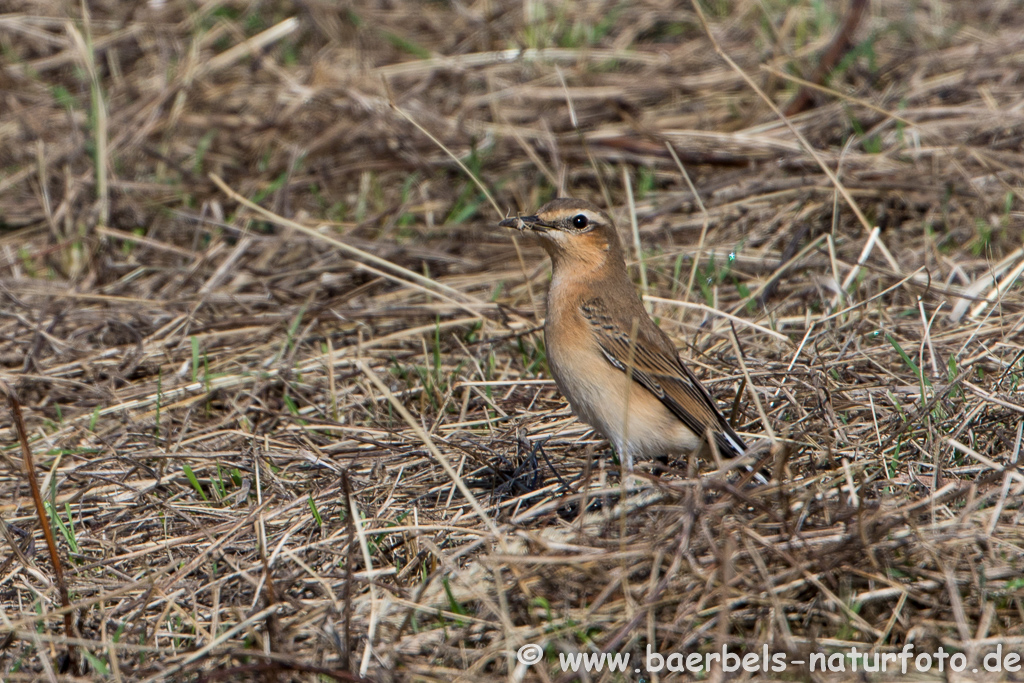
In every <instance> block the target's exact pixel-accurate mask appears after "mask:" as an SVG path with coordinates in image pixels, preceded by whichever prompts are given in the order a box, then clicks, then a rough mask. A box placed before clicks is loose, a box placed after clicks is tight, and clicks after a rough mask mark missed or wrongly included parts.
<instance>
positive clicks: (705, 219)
mask: <svg viewBox="0 0 1024 683" xmlns="http://www.w3.org/2000/svg"><path fill="white" fill-rule="evenodd" d="M665 147H667V148H668V153H669V154H671V155H672V160H673V161H675V162H676V166H677V167H678V168H679V172H680V173H682V174H683V180H685V181H686V186H687V187H689V188H690V192H692V193H693V199H694V201H695V202H697V206H698V207H700V213H701V217H702V221H701V224H700V238H699V239H698V240H697V253H695V254H694V255H693V263H692V264H690V277H689V279H688V280H687V281H686V298H687V299H689V298H690V293H691V292H692V291H693V281H694V280H696V279H697V264H699V263H700V257H701V253H702V252H703V251H704V240H705V239H707V236H708V226H710V225H711V216H710V214H708V209H707V207H706V206H704V200H703V199H701V198H700V193H699V192H697V187H696V186H695V185H694V184H693V181H692V180H690V174H689V173H687V172H686V167H685V166H683V162H682V161H681V160H680V159H679V155H678V154H676V148H675V147H673V146H672V143H671V142H670V141H668V140H666V141H665Z"/></svg>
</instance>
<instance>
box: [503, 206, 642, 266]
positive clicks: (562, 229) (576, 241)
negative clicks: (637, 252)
mask: <svg viewBox="0 0 1024 683" xmlns="http://www.w3.org/2000/svg"><path fill="white" fill-rule="evenodd" d="M498 225H500V226H502V227H505V228H515V229H517V230H520V231H526V230H529V231H531V232H534V233H536V234H537V235H538V236H539V237H540V241H541V245H542V246H543V247H544V249H545V250H546V251H547V252H548V254H550V255H551V260H552V261H553V262H554V264H555V267H556V268H557V267H558V265H559V264H560V263H566V264H574V265H577V264H578V265H583V264H587V265H589V266H591V267H595V266H600V265H603V264H605V263H607V262H609V259H611V260H612V261H614V260H615V259H616V258H617V260H618V261H621V260H622V248H621V246H620V245H619V236H618V234H617V233H616V232H615V227H614V226H613V225H612V222H611V219H610V218H608V214H606V213H605V212H604V211H601V209H599V208H597V206H596V205H595V204H592V203H591V202H588V201H586V200H584V199H567V198H561V199H553V200H551V201H550V202H548V203H547V204H545V205H544V206H542V207H540V209H538V210H537V213H536V214H535V215H533V216H516V217H515V218H506V219H505V220H503V221H501V222H500V223H498Z"/></svg>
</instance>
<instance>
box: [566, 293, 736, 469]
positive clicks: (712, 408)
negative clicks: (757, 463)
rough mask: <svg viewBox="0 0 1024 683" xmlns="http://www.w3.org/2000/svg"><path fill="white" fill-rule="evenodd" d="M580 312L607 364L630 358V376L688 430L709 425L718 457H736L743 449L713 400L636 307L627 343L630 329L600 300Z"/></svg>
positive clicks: (623, 366) (621, 364) (623, 363)
mask: <svg viewBox="0 0 1024 683" xmlns="http://www.w3.org/2000/svg"><path fill="white" fill-rule="evenodd" d="M580 312H581V313H582V314H583V317H584V318H585V319H586V320H587V321H588V322H589V323H590V325H591V327H592V328H593V330H594V332H595V333H596V335H597V339H598V345H599V346H600V348H601V352H602V353H603V354H604V357H605V358H606V359H607V360H608V362H609V363H611V364H612V365H613V366H615V367H616V368H618V369H619V370H622V371H623V372H628V370H629V368H628V365H629V364H630V363H629V361H630V358H632V366H633V374H632V376H633V380H634V381H636V382H639V383H640V384H641V385H642V386H643V387H644V388H645V389H647V390H648V391H650V392H651V393H652V394H654V395H655V396H656V397H657V398H658V400H660V401H661V402H662V403H663V404H664V405H665V407H666V408H668V409H669V410H670V411H671V412H672V414H673V415H675V416H676V417H678V418H679V420H680V421H681V422H682V423H683V424H684V425H686V427H687V428H688V429H690V431H692V432H693V433H694V434H697V435H698V436H704V435H705V434H706V433H707V431H708V429H710V430H711V431H712V432H713V433H714V434H715V440H716V442H717V445H718V448H719V450H720V451H721V452H722V453H723V454H724V455H727V456H737V455H741V454H742V453H743V451H744V450H746V446H745V445H744V443H743V440H742V439H740V437H739V435H737V434H736V432H735V431H734V430H733V429H732V427H730V426H729V423H728V422H726V421H725V418H724V417H722V414H721V413H720V412H719V411H718V407H717V406H716V405H715V401H714V399H712V398H711V395H710V394H709V393H708V392H707V390H706V389H705V388H704V387H703V386H702V385H701V383H700V382H699V381H698V380H697V378H696V377H695V376H694V374H693V373H692V372H690V370H689V369H688V368H687V367H686V366H685V365H683V363H682V362H681V361H680V360H679V354H678V353H677V352H676V350H675V347H673V346H672V344H671V342H670V341H669V340H668V338H667V337H665V336H664V333H662V332H661V330H660V329H658V327H657V326H656V325H655V324H654V322H653V321H652V320H650V318H649V317H648V316H647V315H646V313H645V312H643V311H642V309H641V311H640V312H638V313H637V316H638V320H637V331H636V337H637V339H636V342H635V343H633V344H631V343H630V332H631V330H624V329H622V324H621V323H618V322H616V321H615V320H613V319H612V317H611V316H609V315H608V312H607V307H606V305H605V303H604V302H603V300H602V299H600V298H594V299H590V300H588V301H586V302H584V303H583V304H582V305H581V306H580Z"/></svg>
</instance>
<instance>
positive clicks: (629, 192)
mask: <svg viewBox="0 0 1024 683" xmlns="http://www.w3.org/2000/svg"><path fill="white" fill-rule="evenodd" d="M622 186H623V187H624V188H626V204H627V206H628V207H629V225H630V227H631V228H632V231H633V249H634V250H636V262H637V264H638V267H639V268H640V292H641V294H643V296H647V264H646V263H644V250H643V247H642V246H641V245H640V226H639V225H638V224H637V221H636V204H635V203H634V202H633V183H632V182H630V179H629V171H628V170H627V169H626V166H625V165H623V166H622ZM648 313H650V309H648Z"/></svg>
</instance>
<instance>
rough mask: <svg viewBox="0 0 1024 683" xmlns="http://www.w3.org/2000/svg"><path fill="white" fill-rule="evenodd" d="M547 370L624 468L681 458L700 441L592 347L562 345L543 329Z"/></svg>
mask: <svg viewBox="0 0 1024 683" xmlns="http://www.w3.org/2000/svg"><path fill="white" fill-rule="evenodd" d="M544 336H545V343H546V346H547V352H548V364H549V366H550V368H551V373H552V375H554V378H555V383H556V384H557V385H558V388H559V389H560V390H561V392H562V394H563V395H564V396H565V397H566V398H567V399H568V400H569V405H570V407H571V408H572V410H573V412H574V413H575V414H576V415H577V416H578V417H579V418H580V419H581V420H583V421H584V422H586V423H587V424H589V425H590V426H591V427H593V428H594V429H595V430H597V431H598V432H599V433H600V434H601V435H602V436H604V437H605V438H607V439H608V440H609V441H611V442H612V444H613V445H614V446H615V450H616V451H617V452H618V453H619V454H620V455H621V456H623V459H624V461H626V463H627V467H629V468H630V469H631V468H632V462H633V460H635V459H636V458H648V457H653V456H657V455H664V454H668V453H686V452H689V451H691V450H693V449H694V448H696V447H697V446H698V445H699V444H700V438H699V437H698V436H697V435H695V434H694V433H693V432H692V431H690V430H689V429H688V428H687V427H686V425H684V424H683V423H682V422H680V421H679V419H678V418H677V417H676V416H675V415H673V414H672V413H671V412H670V411H669V410H668V408H666V407H665V405H664V404H663V403H662V402H661V401H659V400H658V398H657V397H656V396H654V394H652V393H651V392H649V391H648V390H647V389H645V388H644V387H643V386H642V385H640V384H638V383H636V382H634V381H632V379H630V378H629V377H627V376H626V373H624V372H622V371H621V370H619V369H617V368H615V367H614V366H612V365H611V363H609V362H608V361H607V360H606V359H605V358H604V356H603V355H602V354H601V352H600V349H599V348H597V346H596V344H594V345H592V346H590V347H586V346H583V345H580V344H578V343H576V344H571V345H570V344H565V343H563V342H564V341H565V340H563V339H560V338H559V337H558V335H552V334H551V333H550V330H548V329H545V335H544Z"/></svg>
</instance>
